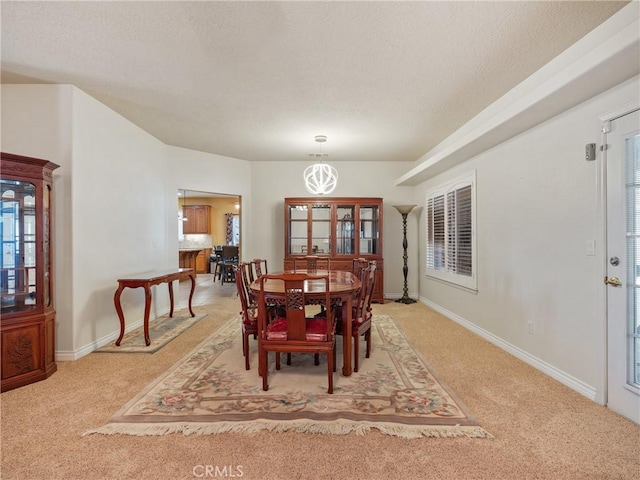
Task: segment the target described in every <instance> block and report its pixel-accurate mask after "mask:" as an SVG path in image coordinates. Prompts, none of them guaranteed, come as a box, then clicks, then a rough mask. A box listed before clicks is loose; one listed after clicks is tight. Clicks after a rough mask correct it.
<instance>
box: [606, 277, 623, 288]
mask: <svg viewBox="0 0 640 480" xmlns="http://www.w3.org/2000/svg"><path fill="white" fill-rule="evenodd" d="M604 283H605V285H613V286H614V287H621V286H622V282H621V281H620V279H619V278H618V277H605V279H604Z"/></svg>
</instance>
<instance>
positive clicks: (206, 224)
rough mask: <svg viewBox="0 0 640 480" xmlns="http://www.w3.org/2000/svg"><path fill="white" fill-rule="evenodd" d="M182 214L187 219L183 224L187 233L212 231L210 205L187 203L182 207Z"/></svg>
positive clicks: (184, 231) (183, 229) (183, 230)
mask: <svg viewBox="0 0 640 480" xmlns="http://www.w3.org/2000/svg"><path fill="white" fill-rule="evenodd" d="M182 215H183V217H184V218H186V219H187V220H186V221H185V222H183V225H182V232H183V233H184V234H185V235H187V234H192V233H206V234H209V233H211V206H210V205H185V206H183V207H182Z"/></svg>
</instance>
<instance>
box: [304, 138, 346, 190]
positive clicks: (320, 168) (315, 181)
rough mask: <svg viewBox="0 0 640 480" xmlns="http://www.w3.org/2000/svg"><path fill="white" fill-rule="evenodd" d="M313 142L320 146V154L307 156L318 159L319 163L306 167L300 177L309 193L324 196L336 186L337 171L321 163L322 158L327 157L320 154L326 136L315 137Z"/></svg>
mask: <svg viewBox="0 0 640 480" xmlns="http://www.w3.org/2000/svg"><path fill="white" fill-rule="evenodd" d="M315 141H316V142H318V143H319V144H320V153H319V154H318V153H310V154H309V155H310V156H314V157H320V163H316V164H314V165H311V166H310V167H307V168H306V169H305V171H304V173H303V174H302V176H303V178H304V184H305V187H306V188H307V191H308V192H309V193H313V194H314V195H326V194H328V193H331V192H333V191H334V190H335V188H336V186H337V185H338V171H337V170H336V169H335V168H333V167H332V166H331V165H328V164H326V163H323V158H324V157H326V156H327V154H323V153H322V144H323V143H324V142H326V141H327V137H326V135H316V137H315Z"/></svg>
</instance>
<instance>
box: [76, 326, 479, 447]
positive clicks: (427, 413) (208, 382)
mask: <svg viewBox="0 0 640 480" xmlns="http://www.w3.org/2000/svg"><path fill="white" fill-rule="evenodd" d="M372 324H373V327H372V335H371V337H372V338H371V340H372V348H371V356H370V358H364V354H363V352H362V351H363V350H364V348H361V359H360V369H359V371H358V372H357V373H353V375H351V376H350V377H344V376H343V375H342V374H341V373H340V366H338V373H335V374H334V393H333V394H331V395H330V394H328V393H327V367H326V363H324V362H326V359H325V358H322V357H323V356H321V362H320V365H317V366H316V365H314V359H313V355H305V354H293V355H292V362H291V365H286V364H285V362H283V365H282V367H281V369H280V370H275V361H274V359H273V354H272V355H271V358H270V362H269V390H268V391H266V392H265V391H263V390H262V379H261V378H260V377H259V376H258V368H257V367H258V354H257V343H256V342H255V341H254V340H253V339H250V349H251V358H250V360H251V369H250V370H245V367H244V358H243V355H242V334H241V325H240V320H239V319H238V318H234V319H232V320H230V321H229V322H227V323H226V324H225V325H224V326H222V327H221V328H220V329H219V330H218V331H217V332H215V333H214V334H213V335H211V336H210V337H209V338H207V339H206V340H205V341H204V342H202V343H201V344H200V345H199V346H198V347H197V348H196V349H195V350H194V351H192V352H191V353H189V354H188V355H186V356H185V357H184V358H182V359H181V360H180V361H178V362H177V363H176V364H175V365H174V366H173V367H172V368H171V369H169V371H168V372H166V373H165V374H163V375H162V376H161V377H159V378H157V379H156V380H154V381H153V382H152V383H151V384H150V385H148V386H147V387H146V388H145V389H144V390H143V391H142V392H140V393H139V394H138V395H136V396H135V397H134V398H133V399H132V400H131V401H130V402H129V403H127V405H125V406H124V407H123V408H122V409H121V410H120V411H119V412H117V413H116V414H115V415H114V416H113V417H112V418H111V419H109V420H108V422H107V423H106V425H104V426H102V427H99V428H97V429H94V430H90V431H88V432H85V434H84V435H89V434H94V433H99V434H107V435H109V434H126V435H166V434H170V433H183V434H185V435H190V434H218V433H224V432H247V433H251V432H257V431H261V430H269V431H275V432H284V431H296V432H309V433H324V434H343V435H344V434H348V433H350V432H354V433H355V434H365V433H366V432H367V431H370V430H372V429H376V430H379V431H380V432H382V433H384V434H388V435H395V436H399V437H403V438H419V437H459V436H467V437H484V438H488V437H491V434H490V433H488V432H487V431H485V430H484V429H483V428H482V427H481V426H480V424H479V423H478V421H477V420H476V419H475V417H474V416H473V415H472V414H471V413H470V412H469V411H468V409H467V408H466V407H465V406H464V405H463V403H462V402H461V401H460V400H459V399H458V398H457V397H456V395H455V394H454V393H453V392H452V391H451V390H450V389H449V388H448V387H447V386H446V385H445V384H444V383H443V382H442V381H441V380H439V379H438V377H437V375H436V374H435V373H434V370H433V368H432V367H431V366H430V365H429V364H428V362H427V361H426V360H425V359H424V358H423V357H422V355H420V353H418V352H417V351H416V350H415V349H414V348H413V347H412V346H411V344H410V343H409V341H408V340H407V339H406V337H405V336H404V335H403V333H402V332H401V330H400V328H399V327H398V325H397V324H396V323H395V321H394V320H393V319H392V318H391V317H390V316H388V315H376V316H374V318H373V322H372ZM361 342H362V343H363V347H364V340H361ZM341 345H342V340H341V337H339V341H338V349H339V350H338V351H339V352H340V351H341ZM338 358H339V355H338ZM338 363H339V364H340V363H341V362H340V361H339V360H338Z"/></svg>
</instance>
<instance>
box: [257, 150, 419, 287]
mask: <svg viewBox="0 0 640 480" xmlns="http://www.w3.org/2000/svg"><path fill="white" fill-rule="evenodd" d="M330 163H331V164H332V165H333V166H334V167H335V168H336V169H337V170H338V186H337V187H336V189H335V190H334V191H333V192H332V193H331V194H330V196H331V197H382V198H383V201H384V209H383V210H384V216H383V234H384V236H383V257H384V292H385V296H389V297H390V298H393V297H396V298H397V297H400V296H401V295H402V284H403V276H402V217H401V216H400V214H399V213H398V212H397V210H396V209H394V208H393V207H392V205H394V204H407V203H409V202H410V201H411V200H412V198H413V193H412V192H413V188H411V187H396V186H394V181H395V179H396V178H397V177H398V176H400V175H401V174H402V173H404V172H405V171H406V170H407V169H408V168H410V166H411V163H410V162H375V163H373V162H372V163H362V162H330ZM308 165H309V164H307V163H304V162H300V163H298V162H295V163H292V162H253V163H252V165H251V187H252V192H253V202H252V205H251V212H252V224H251V231H252V233H253V234H252V237H251V239H250V240H251V242H252V243H251V247H252V248H251V249H252V252H254V254H255V256H258V257H261V258H267V259H268V261H269V264H268V265H269V270H270V271H271V270H274V271H275V270H279V269H282V265H283V259H284V198H285V197H308V196H311V194H310V193H309V192H307V191H306V189H305V187H304V181H303V179H302V173H303V172H304V169H305V168H306V167H307V166H308ZM415 220H416V219H415V217H413V218H409V220H408V221H407V239H408V242H409V247H408V249H407V250H408V255H409V259H410V261H412V260H415V259H416V258H417V241H414V240H413V239H416V240H417V231H416V229H417V222H416V221H415ZM407 283H408V286H409V293H410V294H413V295H414V297H417V292H418V271H417V269H416V268H412V267H410V268H409V275H408V282H407Z"/></svg>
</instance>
